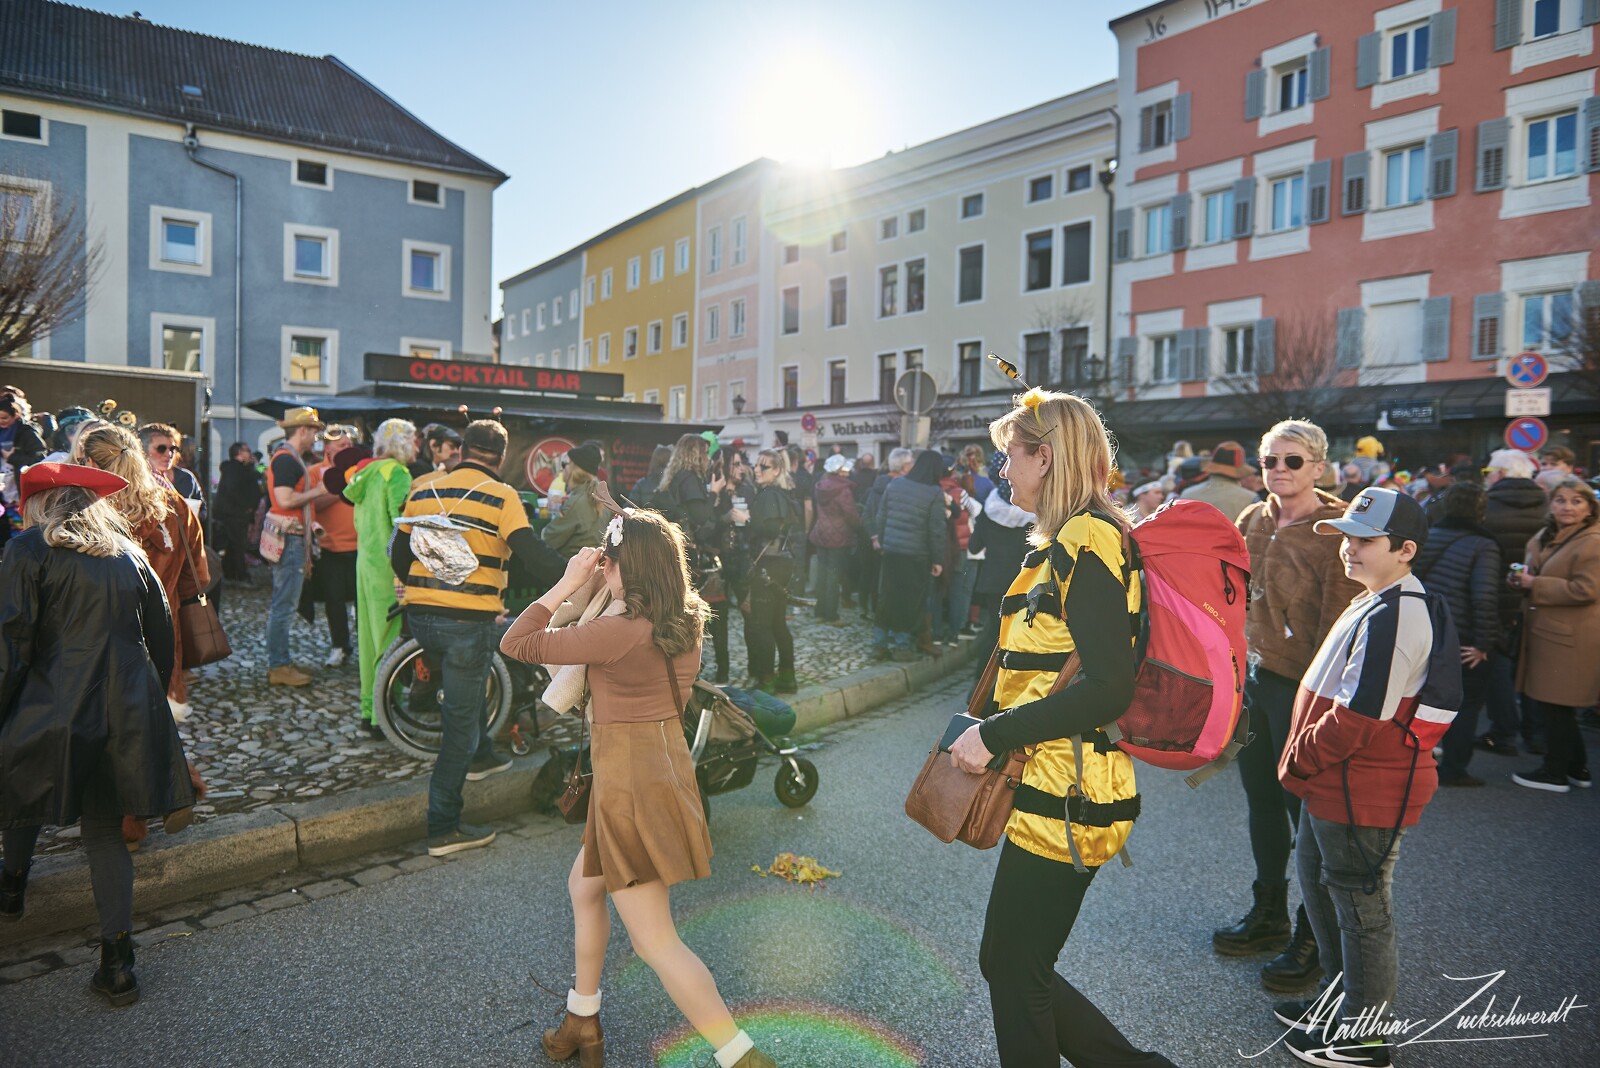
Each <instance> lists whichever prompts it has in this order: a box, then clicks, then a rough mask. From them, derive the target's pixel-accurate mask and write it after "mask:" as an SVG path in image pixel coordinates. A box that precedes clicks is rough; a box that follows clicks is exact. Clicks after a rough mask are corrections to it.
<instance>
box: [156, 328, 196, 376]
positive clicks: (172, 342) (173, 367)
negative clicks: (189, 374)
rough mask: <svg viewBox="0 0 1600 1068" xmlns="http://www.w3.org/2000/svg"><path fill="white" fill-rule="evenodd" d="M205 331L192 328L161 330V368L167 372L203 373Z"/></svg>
mask: <svg viewBox="0 0 1600 1068" xmlns="http://www.w3.org/2000/svg"><path fill="white" fill-rule="evenodd" d="M204 351H205V330H204V329H203V328H200V327H194V326H163V327H162V328H161V366H162V367H164V368H166V369H167V370H168V371H203V370H205V368H204V367H203V366H202V360H201V354H202V353H203V352H204Z"/></svg>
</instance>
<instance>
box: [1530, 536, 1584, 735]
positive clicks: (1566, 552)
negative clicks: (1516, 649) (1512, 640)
mask: <svg viewBox="0 0 1600 1068" xmlns="http://www.w3.org/2000/svg"><path fill="white" fill-rule="evenodd" d="M1525 562H1526V563H1527V565H1528V570H1529V571H1530V572H1531V573H1532V574H1533V576H1534V579H1533V589H1532V590H1531V591H1529V594H1528V610H1527V615H1526V617H1525V619H1524V626H1523V628H1522V658H1521V660H1520V661H1519V662H1518V664H1517V690H1518V692H1520V693H1525V694H1527V695H1528V696H1529V697H1531V698H1533V699H1534V700H1535V701H1544V702H1546V703H1547V704H1552V705H1565V706H1567V707H1569V708H1586V707H1588V706H1589V705H1592V704H1594V703H1595V702H1596V701H1597V700H1600V657H1596V655H1595V653H1596V650H1600V524H1593V523H1591V524H1590V525H1589V526H1586V527H1579V528H1578V529H1577V530H1576V531H1575V532H1573V533H1571V534H1568V535H1567V536H1566V537H1564V538H1562V539H1560V540H1559V541H1556V542H1554V543H1553V544H1551V545H1550V546H1548V547H1545V546H1541V545H1540V544H1539V542H1538V538H1537V537H1535V538H1533V539H1531V540H1530V541H1529V542H1528V552H1527V557H1526V559H1525Z"/></svg>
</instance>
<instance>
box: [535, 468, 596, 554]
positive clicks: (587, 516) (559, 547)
mask: <svg viewBox="0 0 1600 1068" xmlns="http://www.w3.org/2000/svg"><path fill="white" fill-rule="evenodd" d="M596 485H598V483H596V482H594V481H593V480H590V481H587V482H580V483H578V484H577V485H575V486H572V487H570V488H569V489H568V491H567V499H566V502H565V503H563V504H562V505H561V514H560V515H558V516H556V517H555V518H554V519H552V520H550V522H549V524H548V525H547V526H546V527H545V528H544V530H542V531H540V533H539V536H540V537H541V538H543V539H544V543H545V544H546V545H548V546H550V548H552V549H554V550H555V551H556V552H558V553H560V554H561V555H562V556H565V557H567V558H568V559H569V560H570V559H571V558H572V557H574V556H577V555H578V550H579V549H583V548H587V547H589V546H591V545H599V544H600V535H601V534H602V533H604V532H605V529H606V523H607V521H608V520H609V519H610V516H606V515H602V514H601V511H600V503H599V502H598V501H596V500H595V499H594V491H595V486H596Z"/></svg>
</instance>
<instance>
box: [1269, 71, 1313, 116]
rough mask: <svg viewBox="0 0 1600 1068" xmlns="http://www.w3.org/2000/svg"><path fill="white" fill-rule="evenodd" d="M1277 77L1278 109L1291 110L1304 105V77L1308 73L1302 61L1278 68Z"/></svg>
mask: <svg viewBox="0 0 1600 1068" xmlns="http://www.w3.org/2000/svg"><path fill="white" fill-rule="evenodd" d="M1276 73H1277V78H1278V110H1279V111H1293V110H1294V109H1295V108H1298V107H1304V106H1305V102H1306V79H1307V77H1309V73H1308V71H1307V70H1306V65H1305V63H1304V62H1303V61H1302V62H1301V63H1300V64H1299V65H1297V66H1294V67H1290V68H1279V70H1278V71H1277V72H1276Z"/></svg>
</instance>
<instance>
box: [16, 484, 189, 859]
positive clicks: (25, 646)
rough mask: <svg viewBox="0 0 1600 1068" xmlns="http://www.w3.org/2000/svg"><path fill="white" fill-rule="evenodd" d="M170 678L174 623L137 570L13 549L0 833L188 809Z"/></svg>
mask: <svg viewBox="0 0 1600 1068" xmlns="http://www.w3.org/2000/svg"><path fill="white" fill-rule="evenodd" d="M185 511H187V509H185ZM191 518H192V517H191ZM173 670H174V661H173V627H172V616H171V613H170V612H169V611H168V609H167V600H166V595H165V594H164V592H163V591H162V587H161V579H160V578H158V577H157V575H156V573H155V571H154V570H152V569H151V567H150V565H149V563H148V562H147V561H146V560H145V559H144V558H143V557H142V556H140V555H137V554H133V553H131V552H130V553H129V554H128V555H123V556H114V557H96V556H89V555H88V554H86V553H78V552H73V551H72V550H70V549H54V548H51V547H50V546H48V545H46V544H45V541H44V536H43V534H42V533H41V532H40V531H39V530H38V529H30V530H24V531H21V532H19V533H17V534H16V535H15V536H13V537H12V539H11V542H10V544H9V545H7V547H6V553H5V559H4V560H3V561H0V827H25V826H30V825H31V826H38V825H40V824H46V823H48V824H53V825H55V826H62V827H64V826H69V825H71V824H73V823H75V822H77V820H78V819H79V818H80V817H81V816H82V815H84V814H85V813H87V814H89V815H91V816H97V817H111V816H124V815H131V816H164V815H166V814H167V813H169V812H172V811H175V810H177V809H180V808H183V807H185V806H187V805H192V804H194V788H193V787H192V786H191V785H190V783H189V773H188V770H187V765H186V763H185V761H184V755H183V743H182V741H181V740H180V739H179V738H178V727H177V724H176V723H175V722H173V719H172V710H171V708H170V707H169V706H168V705H167V686H168V683H169V681H170V679H171V676H172V673H173ZM178 670H181V667H180V668H179V669H178Z"/></svg>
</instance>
